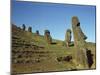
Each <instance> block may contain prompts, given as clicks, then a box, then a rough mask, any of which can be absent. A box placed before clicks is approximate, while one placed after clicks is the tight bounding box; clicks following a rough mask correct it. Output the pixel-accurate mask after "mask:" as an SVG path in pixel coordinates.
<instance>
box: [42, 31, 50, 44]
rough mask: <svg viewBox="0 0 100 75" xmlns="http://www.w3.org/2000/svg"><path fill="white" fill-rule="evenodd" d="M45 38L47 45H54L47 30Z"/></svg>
mask: <svg viewBox="0 0 100 75" xmlns="http://www.w3.org/2000/svg"><path fill="white" fill-rule="evenodd" d="M44 36H45V40H46V41H47V43H48V44H51V43H52V38H51V36H50V31H49V30H45V33H44Z"/></svg>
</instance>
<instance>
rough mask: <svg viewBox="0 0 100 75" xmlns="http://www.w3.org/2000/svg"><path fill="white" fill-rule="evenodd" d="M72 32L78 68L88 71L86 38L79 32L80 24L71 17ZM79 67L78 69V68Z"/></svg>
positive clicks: (76, 18) (74, 17) (76, 19)
mask: <svg viewBox="0 0 100 75" xmlns="http://www.w3.org/2000/svg"><path fill="white" fill-rule="evenodd" d="M72 30H73V35H74V46H75V47H76V49H77V50H76V53H75V58H76V61H77V64H78V66H80V65H81V66H80V67H81V68H82V69H88V63H87V55H86V48H85V44H86V41H85V40H86V38H87V37H86V36H85V35H84V33H83V32H82V30H81V27H80V22H79V19H78V17H77V16H73V17H72ZM80 67H79V68H80Z"/></svg>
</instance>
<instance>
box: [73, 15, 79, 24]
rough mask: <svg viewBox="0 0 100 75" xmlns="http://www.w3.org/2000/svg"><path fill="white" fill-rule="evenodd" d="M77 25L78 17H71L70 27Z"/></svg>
mask: <svg viewBox="0 0 100 75" xmlns="http://www.w3.org/2000/svg"><path fill="white" fill-rule="evenodd" d="M78 23H79V20H78V17H76V16H73V17H72V25H75V26H77V24H78Z"/></svg>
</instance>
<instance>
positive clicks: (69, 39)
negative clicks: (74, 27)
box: [65, 29, 71, 47]
mask: <svg viewBox="0 0 100 75" xmlns="http://www.w3.org/2000/svg"><path fill="white" fill-rule="evenodd" d="M65 42H66V45H67V47H69V46H70V43H71V30H70V29H68V30H67V31H66V35H65Z"/></svg>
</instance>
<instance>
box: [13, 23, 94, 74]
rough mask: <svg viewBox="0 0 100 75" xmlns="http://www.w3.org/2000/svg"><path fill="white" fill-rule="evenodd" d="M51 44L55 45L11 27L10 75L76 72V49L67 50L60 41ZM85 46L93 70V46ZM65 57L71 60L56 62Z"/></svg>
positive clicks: (33, 34)
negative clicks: (69, 57)
mask: <svg viewBox="0 0 100 75" xmlns="http://www.w3.org/2000/svg"><path fill="white" fill-rule="evenodd" d="M53 42H55V43H56V44H48V43H47V42H46V40H45V38H44V36H43V35H39V36H37V35H36V33H31V32H28V31H23V30H22V29H21V28H19V27H17V26H15V25H12V73H33V72H47V71H65V70H77V68H76V66H75V63H74V62H73V61H74V55H75V51H76V50H77V49H76V48H74V46H71V47H69V48H67V47H66V45H65V44H64V41H61V40H56V39H53ZM86 46H87V48H88V49H90V50H91V51H92V53H93V54H94V57H93V58H94V64H93V65H92V68H91V69H93V68H95V44H94V43H87V45H86ZM66 56H72V59H70V60H67V59H66V60H62V61H59V60H57V58H60V57H66ZM80 69H81V68H80Z"/></svg>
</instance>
